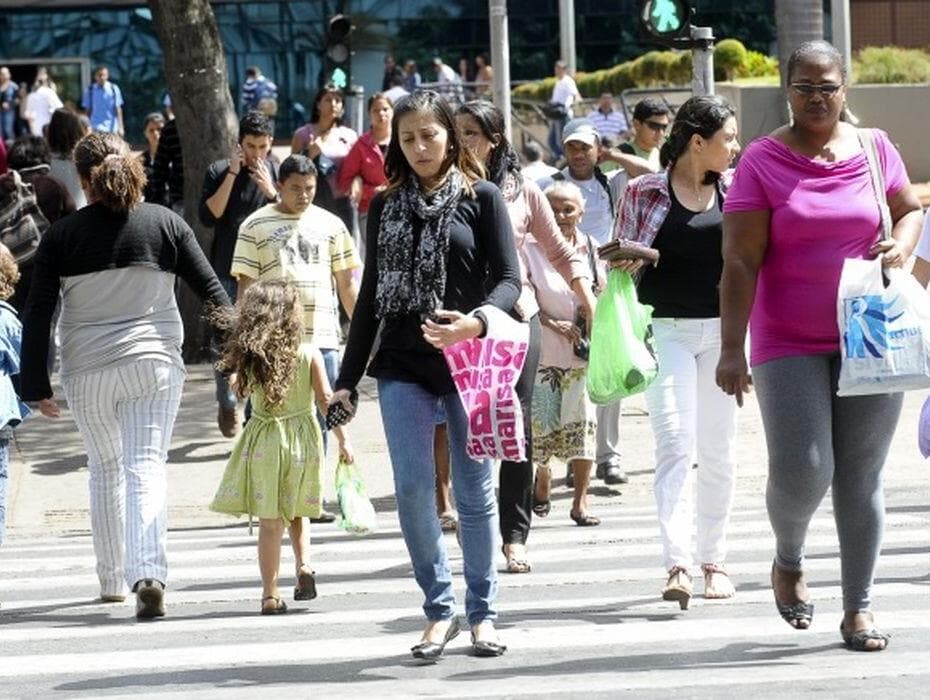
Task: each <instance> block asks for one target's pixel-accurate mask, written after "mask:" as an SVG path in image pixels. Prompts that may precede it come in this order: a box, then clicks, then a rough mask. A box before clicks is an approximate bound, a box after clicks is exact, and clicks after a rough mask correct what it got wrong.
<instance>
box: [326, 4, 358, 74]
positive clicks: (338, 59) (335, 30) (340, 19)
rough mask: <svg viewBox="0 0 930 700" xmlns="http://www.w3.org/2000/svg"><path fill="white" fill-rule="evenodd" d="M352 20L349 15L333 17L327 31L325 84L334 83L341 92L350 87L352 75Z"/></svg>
mask: <svg viewBox="0 0 930 700" xmlns="http://www.w3.org/2000/svg"><path fill="white" fill-rule="evenodd" d="M353 29H354V27H353V26H352V20H351V18H350V17H349V16H348V15H333V16H332V17H330V18H329V23H328V26H327V29H326V51H325V56H324V70H323V81H322V82H323V83H332V84H333V85H335V86H336V87H338V88H340V89H341V90H345V89H346V88H347V87H348V86H349V78H350V76H351V73H352V44H351V41H350V36H351V34H352V30H353Z"/></svg>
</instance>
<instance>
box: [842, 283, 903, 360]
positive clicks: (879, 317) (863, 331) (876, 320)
mask: <svg viewBox="0 0 930 700" xmlns="http://www.w3.org/2000/svg"><path fill="white" fill-rule="evenodd" d="M900 300H901V296H900V295H895V297H894V298H893V299H891V300H890V301H888V302H886V301H885V300H884V298H883V297H882V295H881V294H867V295H864V296H858V297H851V298H849V299H846V300H845V311H846V332H845V333H844V334H843V342H844V343H845V346H846V357H849V358H855V357H859V358H864V357H883V356H884V354H885V350H899V349H900V347H899V346H893V345H892V344H891V343H892V341H894V340H895V338H897V337H898V336H900V335H903V334H907V333H908V331H909V330H910V329H904V330H896V331H891V332H889V325H890V324H892V323H894V322H895V321H897V320H898V319H899V318H901V316H903V315H904V311H903V310H901V311H896V310H895V308H894V307H895V306H896V305H897V304H898V302H899V301H900Z"/></svg>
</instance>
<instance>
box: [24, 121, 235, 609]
mask: <svg viewBox="0 0 930 700" xmlns="http://www.w3.org/2000/svg"><path fill="white" fill-rule="evenodd" d="M74 161H75V165H76V166H77V171H78V174H79V175H80V178H81V187H82V188H83V189H84V192H85V194H86V195H87V201H88V206H86V207H84V208H82V209H81V210H79V211H77V212H75V213H74V214H71V215H69V216H67V217H65V218H63V219H60V220H59V221H57V222H56V223H55V224H54V225H53V226H52V227H51V228H50V229H49V231H48V232H47V233H46V234H45V236H44V237H43V238H42V242H41V244H40V245H39V248H38V250H37V252H36V257H35V268H34V272H33V280H32V289H31V291H30V294H29V300H28V301H27V303H26V310H25V317H24V324H23V325H24V329H23V353H22V355H23V362H22V371H21V375H20V376H21V382H22V398H23V399H24V400H26V401H32V402H35V403H36V404H37V406H38V409H39V410H40V411H41V412H42V414H43V415H45V416H47V417H50V418H56V417H58V416H59V408H58V405H57V403H56V400H55V397H54V396H53V394H52V388H51V384H50V382H49V376H48V371H47V369H46V359H47V356H48V338H49V326H50V324H51V320H52V313H53V311H54V309H55V304H56V302H57V300H58V298H59V294H60V295H61V318H60V321H59V323H60V326H59V329H60V335H61V371H60V377H61V382H62V385H63V387H64V390H65V397H66V399H67V401H68V406H69V408H70V409H71V412H72V414H73V415H74V420H75V423H77V427H78V430H79V431H80V433H81V438H82V440H83V442H84V448H85V450H86V451H87V462H88V467H89V471H90V505H91V527H92V530H93V537H94V551H95V553H96V555H97V575H98V578H99V579H100V597H101V599H102V600H104V601H106V602H117V601H121V600H123V599H124V598H125V585H126V584H127V583H128V585H129V586H130V587H131V588H132V590H133V591H134V592H135V593H136V616H137V617H139V618H153V617H161V616H162V615H164V614H165V607H164V587H165V582H166V581H167V568H168V565H167V558H166V551H165V549H166V548H165V545H166V537H167V517H166V516H167V484H166V480H165V462H166V461H167V458H168V446H169V444H170V442H171V433H172V430H173V428H174V419H175V416H176V415H177V411H178V405H179V403H180V400H181V389H182V386H183V384H184V375H185V372H184V363H183V361H182V360H181V343H182V340H183V328H182V326H181V317H180V314H179V313H178V308H177V305H176V303H175V298H174V284H175V276H176V275H177V276H180V277H181V278H182V279H184V280H185V281H186V282H187V283H188V284H189V285H190V286H191V288H192V289H193V290H194V291H195V292H196V293H197V294H198V295H199V296H200V298H201V299H205V300H209V301H210V303H212V304H215V305H226V304H228V303H229V299H228V297H227V296H226V293H225V292H224V291H223V288H222V286H221V285H220V283H219V281H218V280H217V278H216V275H215V274H214V272H213V270H212V268H211V267H210V265H209V263H208V262H207V260H206V258H205V257H204V255H203V252H202V251H201V249H200V246H199V245H198V243H197V241H196V239H195V238H194V233H193V231H192V230H191V229H190V227H189V226H188V225H187V224H185V223H184V220H183V219H181V217H179V216H178V215H177V214H175V213H174V212H172V211H171V210H169V209H166V208H164V207H161V206H158V205H156V204H146V203H144V202H142V191H143V187H144V186H145V174H144V172H143V170H142V165H141V163H140V162H139V161H138V160H137V159H136V158H135V157H134V156H133V155H132V153H131V152H130V150H129V147H128V146H127V144H126V142H125V141H123V140H122V139H121V138H120V137H119V136H117V135H116V134H103V133H93V134H90V135H89V136H86V137H84V138H83V139H81V141H80V142H78V144H77V146H76V147H75V149H74Z"/></svg>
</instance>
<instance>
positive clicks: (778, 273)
mask: <svg viewBox="0 0 930 700" xmlns="http://www.w3.org/2000/svg"><path fill="white" fill-rule="evenodd" d="M844 66H845V64H844V62H843V57H842V56H841V55H840V53H839V52H838V51H837V50H836V49H835V48H833V47H832V46H831V45H830V44H828V43H826V42H823V41H814V42H808V43H805V44H802V45H801V46H799V47H798V48H797V49H796V50H795V51H794V53H793V54H792V55H791V59H790V60H789V62H788V66H787V80H788V85H787V91H788V100H789V102H790V104H791V111H792V113H793V115H794V121H793V123H791V124H789V125H786V126H782V127H780V128H778V129H776V130H775V131H773V132H772V133H771V134H770V135H768V136H765V137H763V138H761V139H759V140H757V141H755V142H753V143H752V144H750V146H749V147H748V148H747V149H746V152H745V154H744V155H743V157H742V159H741V161H740V164H739V167H738V168H737V170H736V175H735V179H734V181H733V185H732V187H731V188H730V191H729V194H728V196H727V201H726V205H725V207H724V212H725V213H724V223H723V245H724V248H723V259H724V268H723V278H722V282H721V291H720V301H721V309H720V310H721V322H722V348H721V356H720V363H719V365H718V368H717V383H718V384H719V385H720V387H721V388H722V389H723V390H724V391H726V392H727V393H729V394H733V395H735V396H736V400H737V402H738V403H740V404H741V403H742V397H743V394H744V393H745V392H746V391H747V390H748V388H749V371H748V368H747V365H746V357H745V354H744V350H743V342H744V339H745V336H746V323H747V321H750V322H751V331H752V332H751V352H752V357H751V364H752V377H753V383H754V384H755V386H756V387H757V388H758V392H759V407H760V409H761V411H762V420H763V423H764V425H765V434H766V443H767V445H768V451H769V479H768V487H767V490H766V502H767V505H768V512H769V519H770V521H771V523H772V528H773V529H774V531H775V541H776V553H775V561H774V563H773V565H772V588H773V589H774V593H775V604H776V606H777V608H778V612H779V613H780V614H781V616H782V617H783V618H784V619H785V621H786V622H787V623H788V624H790V625H792V626H793V627H795V628H797V629H807V628H808V627H810V624H811V619H812V617H813V613H814V606H813V603H812V602H811V596H810V592H809V590H808V586H807V581H806V579H805V576H804V541H805V539H806V536H807V529H808V526H809V524H810V521H811V517H812V516H813V515H814V512H815V511H816V510H817V507H818V506H819V505H820V502H821V500H823V497H824V494H826V492H827V489H829V488H831V487H832V490H833V514H834V518H835V520H836V527H837V532H838V534H839V542H840V558H841V561H842V565H841V581H842V589H843V609H844V615H843V621H842V624H841V625H840V634H841V635H842V637H843V640H844V642H845V643H846V645H847V646H848V647H849V648H851V649H855V650H858V651H880V650H882V649H885V648H886V647H887V645H888V637H887V635H885V634H883V633H881V632H880V631H878V629H876V627H875V624H874V621H873V617H872V613H871V610H870V608H871V603H872V596H871V591H872V583H873V581H874V577H875V569H876V565H877V563H878V554H879V550H880V548H881V540H882V530H883V516H884V496H883V493H882V469H883V467H884V464H885V459H886V457H887V456H888V448H889V445H890V444H891V437H892V435H893V434H894V431H895V427H896V425H897V423H898V416H899V415H900V412H901V394H876V395H871V396H851V397H838V396H837V395H836V391H837V379H838V376H839V370H840V355H839V344H840V338H839V331H838V328H837V320H836V300H837V286H838V283H839V279H840V272H841V270H842V268H843V260H844V259H845V258H865V257H872V258H874V257H879V258H881V260H882V263H883V264H884V265H886V266H894V267H900V266H902V265H904V263H905V262H906V261H907V259H908V258H909V257H910V255H911V251H912V250H913V249H914V245H915V243H916V241H917V237H918V235H919V233H920V226H921V217H922V214H921V208H920V202H919V201H918V199H917V197H916V196H915V194H914V191H913V189H912V188H911V185H910V182H909V180H908V177H907V173H906V172H905V169H904V163H903V162H902V160H901V156H900V155H899V154H898V152H897V150H895V148H894V146H893V145H892V144H891V141H889V139H888V136H887V135H886V134H885V133H884V132H882V131H879V130H877V129H876V130H873V131H872V138H873V140H874V142H875V145H876V147H877V151H878V156H879V162H880V164H881V168H882V169H883V171H884V178H885V187H886V191H885V192H881V193H876V192H874V190H873V187H872V184H871V178H870V171H869V165H868V160H867V158H866V156H865V154H864V152H863V146H862V143H861V140H860V136H859V134H858V133H857V131H856V129H855V128H853V127H852V126H851V125H850V124H847V123H845V122H843V121H842V120H841V119H840V116H841V114H842V111H843V105H844V103H845V100H846V79H847V76H846V73H845V68H844ZM876 195H878V196H879V197H884V198H887V201H888V205H889V207H890V209H891V216H892V220H893V222H894V225H893V234H892V237H891V239H889V240H879V235H880V234H879V231H880V218H881V217H880V215H879V207H878V204H877V202H876Z"/></svg>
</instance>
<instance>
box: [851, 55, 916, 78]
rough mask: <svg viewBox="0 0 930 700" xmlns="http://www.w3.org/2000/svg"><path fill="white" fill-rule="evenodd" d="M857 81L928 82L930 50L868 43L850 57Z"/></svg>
mask: <svg viewBox="0 0 930 700" xmlns="http://www.w3.org/2000/svg"><path fill="white" fill-rule="evenodd" d="M853 80H854V82H857V83H926V82H930V53H927V52H926V51H921V50H919V49H902V48H899V47H897V46H869V47H867V48H864V49H862V51H860V52H859V55H858V56H856V57H855V59H854V60H853Z"/></svg>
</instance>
